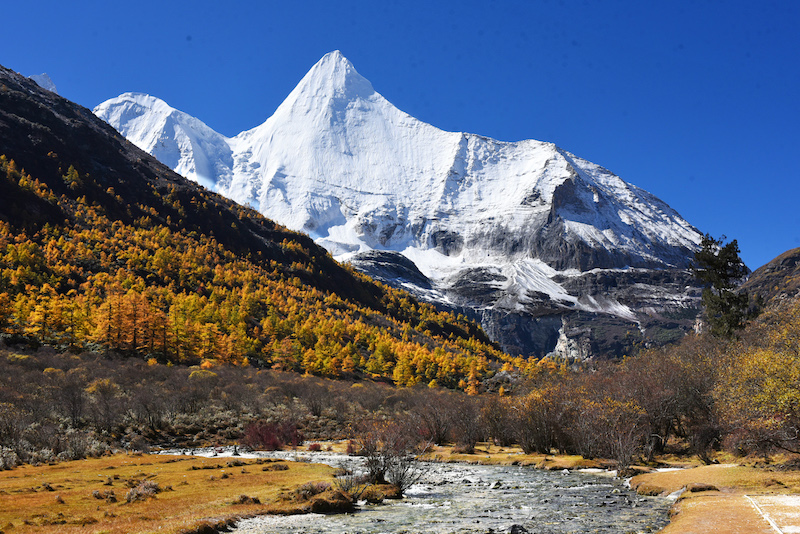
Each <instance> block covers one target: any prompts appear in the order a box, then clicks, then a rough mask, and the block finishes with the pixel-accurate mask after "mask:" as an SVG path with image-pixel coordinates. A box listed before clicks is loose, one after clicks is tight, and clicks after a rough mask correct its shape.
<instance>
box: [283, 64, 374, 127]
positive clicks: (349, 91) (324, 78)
mask: <svg viewBox="0 0 800 534" xmlns="http://www.w3.org/2000/svg"><path fill="white" fill-rule="evenodd" d="M375 94H376V93H375V89H373V87H372V84H371V83H370V82H369V80H367V79H366V78H364V77H363V76H361V75H360V74H359V73H358V72H357V71H356V68H355V67H354V66H353V64H352V63H350V61H349V60H348V59H347V58H346V57H344V56H343V55H342V53H341V52H339V51H338V50H336V51H334V52H330V53H328V54H325V56H323V57H322V59H320V60H319V61H318V62H317V63H316V64H315V65H314V66H313V67H311V70H309V71H308V73H307V74H306V75H305V76H304V77H303V79H302V80H300V83H298V84H297V86H296V87H295V88H294V90H293V91H292V92H291V93H290V94H289V96H288V97H287V98H286V100H285V101H284V102H283V104H281V106H280V107H279V108H278V112H276V114H278V113H281V112H286V111H288V110H289V109H302V110H304V111H308V110H309V109H321V108H328V109H330V110H331V111H333V112H342V111H344V110H345V109H346V108H347V106H348V104H350V103H352V102H355V101H358V100H369V99H370V98H371V97H373V96H374V95H375Z"/></svg>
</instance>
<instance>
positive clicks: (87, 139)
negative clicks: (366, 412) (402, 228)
mask: <svg viewBox="0 0 800 534" xmlns="http://www.w3.org/2000/svg"><path fill="white" fill-rule="evenodd" d="M0 86H2V91H0V154H1V155H2V158H0V198H2V202H0V250H2V251H3V255H1V256H0V300H2V306H0V309H1V310H2V316H1V317H0V327H2V331H3V335H4V337H5V338H6V339H10V340H11V341H15V342H17V341H24V340H27V341H28V342H45V343H51V344H56V345H61V346H64V347H67V346H70V347H75V348H81V347H95V348H103V349H104V350H114V351H118V352H123V353H128V354H131V355H137V356H142V357H154V358H158V359H163V360H170V361H181V362H184V361H186V362H198V361H200V360H202V359H209V358H210V359H221V360H224V361H230V362H236V363H245V362H247V361H249V362H251V363H256V364H258V365H260V366H271V367H275V368H281V369H291V370H296V371H301V372H304V371H307V372H311V373H316V374H321V375H326V376H341V375H349V376H374V377H376V378H387V379H393V380H394V381H395V382H397V383H402V384H411V383H415V382H418V381H423V380H424V381H425V382H429V381H431V380H435V381H437V382H438V383H442V384H444V385H451V386H454V387H455V386H458V385H461V386H462V387H465V388H466V387H468V386H469V384H472V386H473V387H475V386H476V384H477V381H478V379H479V378H480V377H482V376H486V375H487V374H490V373H491V372H492V369H494V368H496V367H497V365H499V364H496V363H492V362H498V361H499V360H500V359H502V358H504V357H505V356H504V355H502V354H501V353H500V352H499V351H497V350H496V349H495V348H494V347H493V346H491V345H490V344H488V339H487V338H486V337H485V335H484V334H483V333H482V332H481V331H480V329H479V328H478V327H477V326H476V325H475V324H474V323H469V322H467V321H466V320H464V319H463V318H462V319H457V318H456V317H454V316H452V315H449V314H444V313H439V312H437V311H436V310H435V309H434V308H433V307H432V306H430V305H422V304H419V303H417V302H416V301H414V300H413V299H412V298H410V297H409V296H408V295H406V294H403V293H400V292H397V291H395V290H393V289H390V288H388V287H386V286H383V285H380V284H376V283H374V282H373V281H371V280H369V279H367V278H366V277H364V276H363V275H360V274H358V273H356V272H354V271H353V270H352V269H349V268H346V267H343V266H342V265H340V264H338V263H337V262H335V261H334V260H333V258H331V256H330V255H329V254H328V253H327V252H326V251H325V250H324V249H322V248H320V247H319V246H317V245H316V244H314V242H313V241H312V240H311V239H310V238H309V237H307V236H305V235H302V234H298V233H296V232H293V231H290V230H287V229H286V228H284V227H281V226H279V225H276V224H275V223H273V222H272V221H270V220H268V219H266V218H264V217H263V216H262V215H260V214H258V213H257V212H255V211H253V210H251V209H248V208H244V207H241V206H239V205H237V204H235V203H234V202H232V201H231V200H228V199H225V198H224V197H221V196H220V195H218V194H216V193H212V192H210V191H208V190H206V189H204V188H203V187H201V186H199V185H197V184H195V183H194V182H191V181H189V180H187V179H185V178H182V177H180V176H178V175H177V174H175V173H174V172H173V171H171V170H170V169H169V168H167V167H165V166H164V165H163V164H161V163H159V162H158V161H157V160H155V159H154V158H152V157H151V156H149V155H148V154H146V153H144V152H142V151H141V150H139V149H138V148H136V147H135V146H134V145H132V144H131V143H130V142H128V141H126V140H125V139H124V138H122V137H121V136H120V135H119V134H118V133H117V132H116V131H115V130H113V129H112V128H111V127H109V126H108V125H107V124H106V123H104V122H103V121H101V120H100V119H98V118H97V117H96V116H95V115H93V114H92V113H91V112H90V111H89V110H87V109H85V108H82V107H80V106H78V105H76V104H74V103H71V102H69V101H67V100H65V99H63V98H61V97H59V96H57V95H55V94H53V93H50V92H48V91H44V90H42V89H40V88H39V87H38V86H37V85H36V84H35V83H34V82H32V81H31V80H28V79H26V78H24V77H22V76H20V75H18V74H16V73H14V72H12V71H9V70H7V69H4V68H0Z"/></svg>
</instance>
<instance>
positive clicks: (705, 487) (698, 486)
mask: <svg viewBox="0 0 800 534" xmlns="http://www.w3.org/2000/svg"><path fill="white" fill-rule="evenodd" d="M686 489H687V490H688V491H690V492H691V493H698V492H700V491H719V488H717V487H716V486H715V485H713V484H705V483H703V482H692V483H691V484H689V485H688V486H686Z"/></svg>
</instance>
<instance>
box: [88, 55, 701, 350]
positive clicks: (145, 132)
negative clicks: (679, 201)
mask: <svg viewBox="0 0 800 534" xmlns="http://www.w3.org/2000/svg"><path fill="white" fill-rule="evenodd" d="M95 113H96V114H97V115H98V116H100V117H101V118H103V119H104V120H106V121H107V122H109V123H110V124H111V125H112V126H114V127H115V128H117V129H118V130H119V131H120V132H121V133H122V134H123V135H125V136H126V137H127V138H128V139H129V140H131V141H132V142H133V143H135V144H136V145H137V146H139V147H140V148H142V149H144V150H146V151H148V152H150V153H151V154H153V155H154V156H156V157H157V158H158V159H160V160H161V161H162V162H164V163H166V164H167V165H169V166H170V167H172V168H174V169H175V170H176V171H177V172H179V173H180V174H182V175H184V176H186V177H188V178H191V179H194V180H196V181H198V182H200V183H201V184H203V185H206V186H207V187H211V188H213V189H215V190H216V191H218V192H220V193H222V194H224V195H226V196H228V197H230V198H232V199H234V200H236V201H238V202H240V203H243V204H248V205H251V206H253V207H255V208H257V209H258V210H259V211H261V212H262V213H263V214H264V215H266V216H267V217H270V218H272V219H275V220H276V221H278V222H280V223H282V224H284V225H286V226H288V227H290V228H292V229H296V230H303V231H305V232H308V233H309V234H310V235H311V236H312V237H313V238H314V239H315V240H316V241H317V242H318V243H319V244H321V245H322V246H324V247H325V248H327V249H328V250H329V251H330V252H331V253H332V254H333V255H334V256H335V257H337V258H338V259H342V260H345V261H352V262H353V264H354V265H355V266H357V267H358V268H360V269H362V270H365V271H366V272H368V273H370V274H373V275H374V276H377V277H379V278H383V279H385V280H386V281H388V282H391V283H395V284H398V285H405V287H407V288H408V289H411V290H412V291H414V292H416V293H417V294H418V295H420V296H423V297H425V298H428V299H430V300H433V301H436V302H439V303H441V304H444V305H448V306H450V307H453V308H459V309H461V308H463V309H464V310H466V311H471V312H472V313H476V314H478V315H479V316H480V317H481V318H482V320H483V322H484V326H485V327H486V328H487V330H488V331H489V333H490V335H492V333H493V332H494V335H495V338H496V339H498V340H500V341H501V343H503V344H504V346H506V348H508V349H510V350H513V349H516V348H519V349H520V352H527V353H531V352H532V353H536V354H543V353H546V352H548V351H549V350H552V349H553V347H554V346H555V344H556V343H555V340H556V339H557V338H559V337H562V338H564V337H565V336H567V334H565V332H567V331H568V330H569V329H570V327H569V324H568V322H569V321H568V317H567V316H568V315H572V316H575V314H576V313H577V312H582V313H583V314H590V315H592V316H594V315H596V314H601V315H602V316H603V317H604V318H606V319H609V318H611V320H613V321H617V322H619V321H621V324H628V325H630V324H631V323H633V324H635V325H636V326H635V327H634V329H635V330H638V331H646V328H647V326H646V325H647V324H649V323H648V322H649V320H650V319H648V317H650V316H653V315H654V314H655V315H658V313H659V312H660V311H663V310H665V309H670V310H673V311H675V310H679V309H681V308H684V307H687V306H689V307H691V306H694V305H695V304H696V298H695V296H694V295H693V294H692V292H691V291H689V292H687V291H686V286H687V285H691V282H690V280H689V278H686V276H684V274H685V267H686V266H687V265H688V263H689V261H690V258H691V257H692V253H693V251H694V250H695V249H696V247H697V245H698V243H699V242H700V238H701V235H700V233H699V232H698V231H697V230H696V229H694V228H693V227H692V226H691V225H690V224H689V223H688V222H686V221H685V220H684V219H683V218H681V217H680V215H678V213H676V212H675V211H674V210H673V209H671V208H670V207H669V206H667V205H666V204H665V203H664V202H662V201H661V200H659V199H658V198H656V197H654V196H653V195H651V194H650V193H648V192H646V191H644V190H642V189H639V188H637V187H635V186H633V185H631V184H628V183H626V182H624V181H623V180H622V179H620V178H619V177H617V176H615V175H614V174H612V173H611V172H609V171H608V170H606V169H604V168H602V167H600V166H598V165H595V164H593V163H590V162H588V161H586V160H583V159H581V158H579V157H577V156H575V155H573V154H570V153H569V152H567V151H565V150H562V149H560V148H559V147H557V146H555V145H553V144H551V143H544V142H540V141H534V140H525V141H519V142H515V143H507V142H500V141H496V140H493V139H489V138H486V137H481V136H478V135H474V134H467V133H459V132H445V131H442V130H439V129H438V128H436V127H434V126H431V125H429V124H426V123H424V122H422V121H419V120H417V119H415V118H414V117H411V116H409V115H408V114H406V113H404V112H402V111H400V110H399V109H397V108H396V107H394V106H393V105H392V104H391V103H390V102H389V101H388V100H386V99H385V98H384V97H383V96H381V95H380V94H379V93H377V92H376V91H375V90H374V88H373V87H372V84H371V83H370V82H369V81H368V80H367V79H365V78H364V77H362V76H361V75H360V74H358V72H356V70H355V68H354V67H353V65H352V64H351V63H350V62H349V61H348V60H347V59H346V58H345V57H344V56H343V55H342V54H341V53H340V52H338V51H336V52H332V53H330V54H327V55H326V56H324V57H323V58H322V59H321V60H320V61H319V62H318V63H317V64H316V65H314V67H313V68H312V69H311V70H310V71H309V72H308V74H306V76H305V77H304V78H303V79H302V80H301V81H300V83H299V84H298V85H297V87H295V89H294V90H293V91H292V92H291V93H290V94H289V96H288V97H287V98H286V100H285V101H284V102H283V103H282V104H281V105H280V106H279V107H278V109H277V110H276V111H275V113H274V114H273V115H272V116H271V117H270V118H269V119H267V120H266V122H264V123H263V124H261V125H260V126H257V127H255V128H253V129H252V130H248V131H245V132H242V133H241V134H239V135H237V136H235V137H233V138H226V137H224V136H222V135H220V134H218V133H217V132H215V131H213V130H212V129H211V128H209V127H208V126H207V125H205V124H204V123H202V122H201V121H199V120H198V119H195V118H193V117H190V116H189V115H187V114H185V113H182V112H180V111H178V110H175V109H173V108H171V107H170V106H168V105H167V104H166V103H165V102H163V101H161V100H159V99H157V98H155V97H152V96H148V95H141V94H133V93H126V94H123V95H121V96H120V97H117V98H114V99H111V100H108V101H106V102H104V103H103V104H101V105H99V106H98V107H97V108H96V109H95ZM401 255H402V257H401ZM409 260H410V261H409ZM655 272H658V273H660V278H661V279H662V280H661V281H660V282H657V283H656V284H655V285H653V284H651V283H650V282H648V280H651V279H653V276H652V275H653V273H655ZM666 272H669V273H672V274H671V278H670V281H669V282H668V283H667V282H665V281H664V280H663V274H664V273H666ZM681 273H683V274H681ZM608 278H614V279H615V280H616V279H619V280H621V279H627V280H629V281H630V283H631V286H630V287H627V286H626V287H624V288H622V289H621V288H620V287H619V286H618V284H612V285H609V284H607V283H605V285H604V283H601V284H600V285H599V286H598V285H597V283H595V282H591V280H595V281H596V280H598V279H608ZM656 278H659V276H657V277H656ZM666 286H668V287H669V288H670V289H664V287H666ZM645 312H647V313H645ZM565 314H566V315H565ZM648 314H649V315H648ZM510 316H514V317H515V319H514V320H515V321H516V320H517V319H516V318H518V319H519V320H518V322H519V321H521V323H525V324H526V325H528V326H529V327H530V328H532V329H533V330H536V328H534V327H533V326H531V325H530V324H529V323H530V322H531V321H534V322H537V321H538V322H542V321H543V320H544V319H542V317H544V316H547V317H549V318H550V320H549V323H548V325H547V326H546V327H545V330H546V331H547V335H545V336H544V337H545V338H547V339H546V341H541V340H539V341H532V339H533V338H536V337H537V336H538V334H533V333H531V334H530V335H528V334H527V333H526V334H523V335H522V337H520V332H522V331H525V330H526V328H525V327H520V328H521V330H520V328H514V329H512V330H513V331H514V332H513V334H512V335H511V336H510V337H509V336H508V335H507V334H504V333H503V332H504V329H506V327H507V325H508V321H509V320H510V319H509V317H510ZM503 318H505V319H503ZM552 319H557V321H555V322H554V321H552ZM503 321H505V322H503ZM545 322H547V321H545ZM534 326H535V325H534ZM533 330H531V332H533ZM644 336H645V338H646V337H647V336H646V334H644ZM539 337H540V336H539ZM584 337H585V336H584ZM527 338H531V340H529V339H527ZM565 343H566V341H564V340H563V339H562V342H561V345H562V346H564V345H565Z"/></svg>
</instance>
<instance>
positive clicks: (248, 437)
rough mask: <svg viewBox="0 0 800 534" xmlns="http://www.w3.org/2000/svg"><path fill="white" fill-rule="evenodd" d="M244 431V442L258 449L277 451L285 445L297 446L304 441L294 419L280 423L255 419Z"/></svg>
mask: <svg viewBox="0 0 800 534" xmlns="http://www.w3.org/2000/svg"><path fill="white" fill-rule="evenodd" d="M244 433H245V435H244V439H243V440H242V441H243V444H244V445H246V446H248V447H250V448H251V449H257V450H265V451H275V450H278V449H280V448H281V447H283V446H284V445H291V446H293V447H296V446H297V445H299V444H300V443H301V442H302V441H303V436H302V434H301V433H300V431H299V430H298V429H297V424H296V423H295V422H294V421H284V422H283V423H280V424H276V423H268V422H266V421H255V422H253V423H250V424H249V425H247V428H245V431H244Z"/></svg>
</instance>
